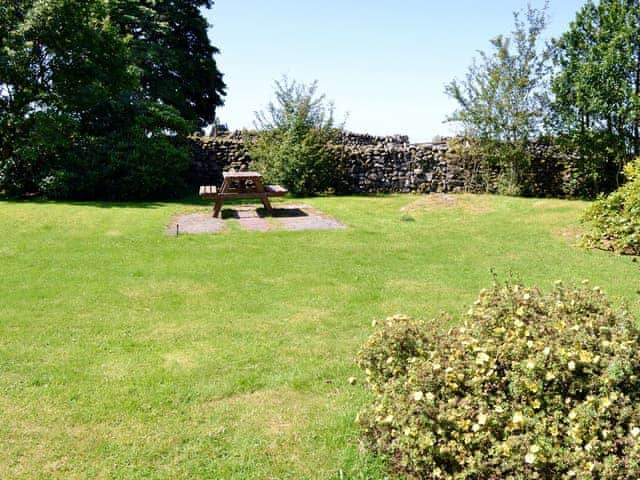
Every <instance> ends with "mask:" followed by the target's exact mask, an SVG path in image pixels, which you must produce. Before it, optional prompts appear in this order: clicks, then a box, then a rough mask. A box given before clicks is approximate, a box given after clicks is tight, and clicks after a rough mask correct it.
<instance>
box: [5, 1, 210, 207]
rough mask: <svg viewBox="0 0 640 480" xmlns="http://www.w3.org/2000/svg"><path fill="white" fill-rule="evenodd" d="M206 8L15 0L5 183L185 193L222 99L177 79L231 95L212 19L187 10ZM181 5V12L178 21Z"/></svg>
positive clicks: (75, 190) (15, 190)
mask: <svg viewBox="0 0 640 480" xmlns="http://www.w3.org/2000/svg"><path fill="white" fill-rule="evenodd" d="M204 3H207V4H208V3H209V2H195V3H194V2H187V1H184V2H153V3H149V4H147V3H141V2H134V1H131V0H127V1H125V0H121V1H115V2H107V1H105V0H88V1H86V2H75V1H72V0H51V1H44V0H32V1H27V0H23V1H14V2H9V3H8V4H3V6H2V8H0V24H2V25H3V27H2V28H0V35H1V36H0V42H1V43H0V45H1V47H0V128H1V129H2V131H3V135H2V137H1V138H0V190H4V191H5V192H6V193H8V194H10V195H24V194H32V193H34V194H35V193H40V194H45V195H47V196H50V197H54V198H104V199H113V198H122V199H124V198H128V199H131V198H150V197H158V196H166V195H171V194H175V193H177V192H178V191H179V190H180V187H181V185H182V184H183V178H184V176H185V173H186V170H187V168H188V160H187V155H188V152H189V150H188V148H187V146H186V143H185V138H186V135H187V134H188V133H189V132H190V131H192V130H193V129H194V128H195V127H196V126H197V125H198V124H201V123H202V122H204V121H206V120H208V119H209V118H210V116H211V115H212V111H213V108H214V107H215V105H216V104H219V103H220V98H219V96H218V97H214V96H212V94H211V95H210V94H209V93H207V94H206V95H204V96H203V97H202V100H198V101H194V100H193V92H191V93H190V91H189V89H190V88H192V87H187V86H184V87H181V88H178V87H177V86H176V85H178V84H181V85H186V84H188V83H189V82H184V79H185V78H189V79H190V80H193V82H195V83H194V85H197V84H198V82H200V81H202V82H209V81H211V82H212V83H211V85H212V88H214V89H217V90H216V91H217V92H218V93H220V94H221V93H222V90H221V88H222V85H221V84H220V83H219V82H218V83H216V82H215V81H212V78H213V77H212V76H215V75H216V74H217V75H218V76H219V74H218V73H217V70H216V69H215V62H213V58H212V55H213V53H215V49H214V48H213V47H210V46H209V48H207V47H206V45H204V44H203V43H202V42H203V41H204V38H206V28H205V26H204V24H202V22H203V19H202V18H201V16H199V14H198V17H197V18H194V19H190V20H188V21H187V19H186V16H188V15H186V14H185V15H186V16H185V15H182V16H180V15H178V13H177V10H180V11H183V13H184V12H190V13H194V8H196V7H197V6H198V5H200V4H204ZM172 9H173V10H176V9H177V10H176V12H173V10H172ZM169 11H171V12H173V13H176V15H175V18H173V19H172V20H171V21H170V22H169V23H167V22H166V17H167V14H168V13H167V12H169ZM182 20H184V21H185V22H186V24H180V23H177V22H181V21H182ZM198 28H199V29H200V30H198ZM198 32H200V33H198ZM163 34H164V37H163V36H162V35H163ZM202 34H204V35H205V37H202ZM180 42H183V43H184V42H187V43H188V45H186V44H184V45H183V44H181V43H180ZM181 45H182V46H181ZM207 45H208V43H207ZM169 46H171V48H169ZM160 47H161V48H160ZM180 48H182V49H183V50H182V51H179V50H180ZM145 62H151V63H152V64H153V66H154V69H155V70H153V71H150V66H149V64H147V63H145ZM212 62H213V63H212ZM162 72H171V75H172V76H173V77H174V81H175V84H173V83H171V81H169V80H168V79H167V78H164V76H163V74H162ZM150 76H151V77H153V80H151V79H150ZM194 77H197V78H198V79H200V80H196V79H194ZM164 89H167V92H169V91H170V94H169V93H166V94H165V91H164ZM205 93H206V92H205ZM205 112H209V113H205Z"/></svg>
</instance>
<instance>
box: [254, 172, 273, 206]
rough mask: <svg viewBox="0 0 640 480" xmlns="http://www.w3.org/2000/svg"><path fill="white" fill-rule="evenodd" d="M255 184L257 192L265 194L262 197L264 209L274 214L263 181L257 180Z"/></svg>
mask: <svg viewBox="0 0 640 480" xmlns="http://www.w3.org/2000/svg"><path fill="white" fill-rule="evenodd" d="M254 183H255V186H256V191H258V192H259V193H262V194H263V195H262V196H261V197H260V200H262V205H264V208H266V209H267V211H268V212H269V213H273V207H272V206H271V202H270V201H269V198H268V197H267V193H266V191H265V189H264V184H263V183H262V179H260V178H256V179H255V180H254Z"/></svg>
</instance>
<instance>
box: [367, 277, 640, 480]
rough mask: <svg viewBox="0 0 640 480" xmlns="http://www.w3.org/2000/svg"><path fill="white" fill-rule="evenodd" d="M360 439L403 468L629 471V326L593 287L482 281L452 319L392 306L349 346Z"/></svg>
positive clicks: (634, 339) (634, 364)
mask: <svg viewBox="0 0 640 480" xmlns="http://www.w3.org/2000/svg"><path fill="white" fill-rule="evenodd" d="M357 362H358V364H359V365H360V366H361V367H362V368H363V369H364V371H365V373H366V375H367V383H368V385H369V386H370V388H371V390H372V394H373V397H374V400H373V403H372V404H371V405H369V406H368V407H367V408H366V409H365V410H364V411H362V412H361V413H360V414H359V416H358V422H359V423H360V425H361V426H362V427H363V441H364V443H365V445H367V446H368V447H369V448H371V449H373V450H375V451H377V452H378V453H381V454H383V455H385V456H386V457H387V458H388V459H389V461H390V462H391V464H392V465H393V466H394V468H395V469H396V470H397V471H398V472H399V473H402V474H404V475H405V476H408V477H410V478H420V479H450V480H454V479H455V480H463V479H469V480H471V479H473V480H485V479H486V480H498V479H500V480H507V479H513V480H515V479H549V480H550V479H554V480H556V479H567V480H568V479H593V480H595V479H599V480H608V479H616V480H620V479H629V480H631V479H638V478H640V378H639V376H638V375H639V374H640V333H639V332H638V330H637V328H636V327H635V325H634V321H633V319H632V318H630V316H629V315H628V314H627V313H626V312H624V311H622V310H617V309H615V308H613V307H612V305H611V303H610V302H609V300H608V299H607V297H606V295H605V294H604V293H603V292H602V291H601V290H600V289H599V288H598V287H595V288H590V287H588V286H586V285H585V286H582V287H580V288H576V287H564V286H563V285H562V284H561V283H559V282H558V283H557V284H556V286H555V287H554V288H553V289H552V290H551V291H549V292H543V291H541V290H540V289H538V288H526V287H523V286H522V285H506V286H500V285H495V286H494V287H493V288H492V289H489V290H483V291H482V292H481V293H480V296H479V298H478V300H477V301H476V302H475V304H474V305H473V307H472V308H471V309H470V310H469V312H468V313H467V314H466V316H465V318H464V319H463V321H462V322H460V325H459V326H457V327H455V328H452V329H451V330H449V331H446V332H443V331H442V330H441V329H438V328H436V325H435V324H433V323H424V322H416V321H414V320H411V319H409V318H407V317H403V316H396V317H392V318H389V319H387V320H386V321H385V322H382V323H381V324H380V326H379V328H378V330H377V331H376V332H375V333H374V334H373V335H372V337H371V339H370V340H369V341H368V342H367V343H366V344H365V346H364V347H363V348H362V350H361V351H360V352H359V354H358V358H357Z"/></svg>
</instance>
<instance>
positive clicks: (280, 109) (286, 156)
mask: <svg viewBox="0 0 640 480" xmlns="http://www.w3.org/2000/svg"><path fill="white" fill-rule="evenodd" d="M317 88H318V85H317V82H313V83H311V84H310V85H306V84H304V83H299V82H297V81H295V80H289V79H288V78H287V77H283V79H282V80H281V81H276V82H275V96H276V102H275V103H274V102H271V103H269V105H268V107H267V109H266V111H262V112H256V127H257V128H258V138H257V140H256V141H255V143H253V145H252V147H251V149H250V153H251V158H253V159H254V163H255V166H256V168H257V169H258V170H260V171H261V172H262V173H263V174H264V176H265V178H266V180H267V181H269V182H274V183H281V184H283V185H284V186H286V187H287V188H288V189H289V190H290V191H291V193H292V194H294V195H314V194H316V193H322V192H325V191H327V190H328V189H331V188H333V189H335V188H336V186H338V185H339V184H340V179H341V173H340V160H339V157H338V156H337V155H335V153H334V152H333V150H332V149H331V148H329V143H330V142H331V141H333V140H335V139H336V138H337V137H338V134H339V128H336V127H335V125H334V118H333V105H331V104H330V103H327V101H326V97H325V96H324V95H318V94H317Z"/></svg>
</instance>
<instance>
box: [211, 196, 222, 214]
mask: <svg viewBox="0 0 640 480" xmlns="http://www.w3.org/2000/svg"><path fill="white" fill-rule="evenodd" d="M222 202H223V200H222V197H221V196H218V198H216V206H215V207H214V208H213V216H214V217H217V216H218V215H220V210H221V209H222Z"/></svg>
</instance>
